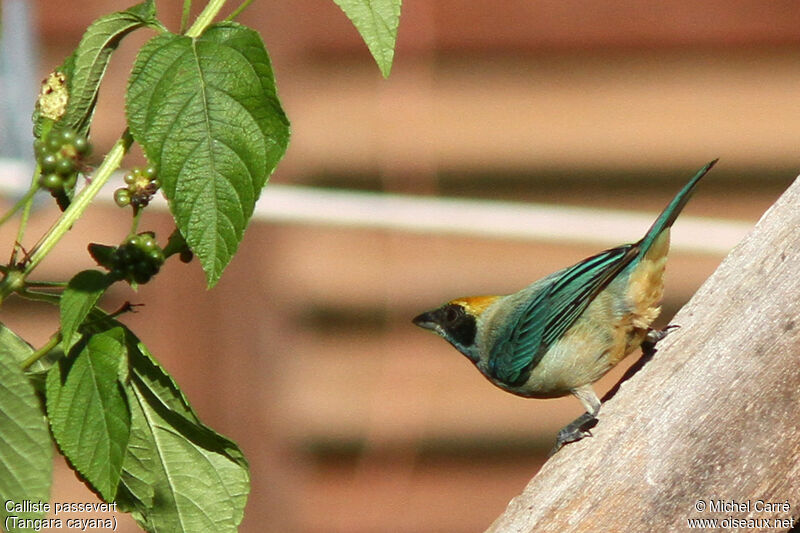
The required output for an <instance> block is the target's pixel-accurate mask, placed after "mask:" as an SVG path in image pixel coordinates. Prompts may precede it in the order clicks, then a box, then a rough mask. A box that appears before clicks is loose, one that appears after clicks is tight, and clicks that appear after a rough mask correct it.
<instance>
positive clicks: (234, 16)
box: [225, 0, 253, 22]
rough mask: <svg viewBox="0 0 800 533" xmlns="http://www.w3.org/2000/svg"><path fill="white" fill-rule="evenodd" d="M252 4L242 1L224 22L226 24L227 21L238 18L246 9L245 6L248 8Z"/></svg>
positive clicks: (245, 0)
mask: <svg viewBox="0 0 800 533" xmlns="http://www.w3.org/2000/svg"><path fill="white" fill-rule="evenodd" d="M252 3H253V0H244V2H242V4H241V5H240V6H239V7H237V8H236V9H234V10H233V13H231V14H230V15H228V16H227V17H225V21H226V22H227V21H230V20H233V19H235V18H236V17H238V16H239V15H240V14H241V12H242V11H244V10H245V9H247V6H249V5H250V4H252Z"/></svg>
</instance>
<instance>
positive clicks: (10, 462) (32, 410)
mask: <svg viewBox="0 0 800 533" xmlns="http://www.w3.org/2000/svg"><path fill="white" fill-rule="evenodd" d="M32 353H33V349H32V348H31V347H30V345H28V344H27V343H26V342H25V341H23V340H22V339H20V338H19V337H17V336H16V335H15V334H14V333H13V332H12V331H11V330H9V329H8V328H7V327H6V326H5V325H3V324H0V504H2V507H0V520H2V524H3V525H2V526H0V528H3V527H6V526H12V522H13V519H11V518H9V517H10V516H16V517H19V518H23V519H36V518H42V517H43V516H44V513H43V512H16V511H14V510H13V509H12V510H9V509H7V508H6V502H9V501H10V502H14V503H15V504H16V503H19V504H22V502H25V501H30V502H47V501H48V500H49V498H50V483H51V481H52V475H53V447H52V440H51V439H50V432H49V431H48V429H47V420H46V419H45V416H44V410H43V407H42V405H41V403H40V402H39V399H38V398H37V397H36V394H35V392H34V389H33V386H32V385H31V383H30V382H29V380H28V378H27V377H26V376H25V374H24V373H23V372H22V367H21V366H20V363H21V362H22V361H24V360H26V359H27V358H28V357H30V355H31V354H32ZM23 530H24V531H27V530H26V529H13V531H23Z"/></svg>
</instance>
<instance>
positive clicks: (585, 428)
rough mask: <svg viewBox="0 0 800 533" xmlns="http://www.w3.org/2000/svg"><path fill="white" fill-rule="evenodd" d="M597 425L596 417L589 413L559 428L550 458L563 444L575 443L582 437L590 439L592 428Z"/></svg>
mask: <svg viewBox="0 0 800 533" xmlns="http://www.w3.org/2000/svg"><path fill="white" fill-rule="evenodd" d="M596 424H597V417H595V416H594V415H592V414H590V413H583V414H582V415H581V416H579V417H578V418H576V419H575V420H573V421H572V422H570V423H569V424H567V425H566V426H564V427H563V428H561V431H559V432H558V437H556V444H555V446H553V449H552V450H551V451H550V456H552V455H554V454H555V453H556V452H557V451H558V450H560V449H561V448H562V447H563V446H564V445H565V444H569V443H570V442H577V441H579V440H581V439H583V438H584V437H591V436H592V432H591V428H593V427H594V426H595V425H596Z"/></svg>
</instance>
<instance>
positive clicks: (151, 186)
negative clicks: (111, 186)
mask: <svg viewBox="0 0 800 533" xmlns="http://www.w3.org/2000/svg"><path fill="white" fill-rule="evenodd" d="M123 179H124V180H125V185H127V187H120V188H119V189H117V190H116V191H114V201H115V202H116V203H117V205H118V206H120V207H125V206H127V205H131V206H133V209H134V211H136V210H138V209H140V208H142V207H145V206H147V204H149V203H150V200H151V199H152V198H153V195H154V194H155V193H156V191H158V177H157V176H156V168H155V167H154V166H152V165H150V166H148V167H145V168H141V167H134V168H133V169H132V170H131V171H130V172H128V173H127V174H125V177H124V178H123Z"/></svg>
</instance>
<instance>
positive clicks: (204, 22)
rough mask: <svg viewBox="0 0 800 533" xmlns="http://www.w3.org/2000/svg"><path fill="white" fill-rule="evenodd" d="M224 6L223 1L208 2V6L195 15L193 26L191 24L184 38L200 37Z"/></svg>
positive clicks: (210, 0) (211, 0)
mask: <svg viewBox="0 0 800 533" xmlns="http://www.w3.org/2000/svg"><path fill="white" fill-rule="evenodd" d="M224 5H225V0H209V2H208V4H206V7H205V8H203V11H202V12H201V13H200V14H199V15H197V18H196V19H195V20H194V24H192V26H191V28H189V29H188V30H187V31H186V36H187V37H192V38H197V37H200V35H201V34H202V33H203V32H204V31H205V29H206V28H207V27H208V26H209V25H210V24H211V22H212V21H213V20H214V17H216V16H217V14H219V11H220V9H222V6H224Z"/></svg>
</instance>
